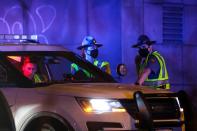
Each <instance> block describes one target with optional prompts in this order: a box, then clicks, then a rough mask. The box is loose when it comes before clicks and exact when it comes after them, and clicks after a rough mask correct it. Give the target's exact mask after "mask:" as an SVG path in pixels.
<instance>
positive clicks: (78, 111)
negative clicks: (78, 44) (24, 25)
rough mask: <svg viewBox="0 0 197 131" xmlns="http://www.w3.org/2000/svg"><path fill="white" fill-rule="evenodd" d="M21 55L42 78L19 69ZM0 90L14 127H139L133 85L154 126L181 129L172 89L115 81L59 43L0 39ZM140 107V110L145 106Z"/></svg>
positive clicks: (46, 130) (26, 130)
mask: <svg viewBox="0 0 197 131" xmlns="http://www.w3.org/2000/svg"><path fill="white" fill-rule="evenodd" d="M27 56H28V57H33V58H35V59H36V60H37V68H38V69H37V73H38V74H39V75H40V76H42V78H44V79H43V81H42V82H38V83H34V82H33V81H32V80H30V79H28V78H26V77H25V76H24V75H23V73H22V71H21V62H22V59H23V58H24V57H27ZM72 63H75V64H77V65H78V66H79V67H80V69H81V70H86V71H87V72H88V73H89V74H91V77H86V76H85V75H84V74H83V71H81V72H78V73H77V74H72V73H71V64H72ZM81 76H82V77H81ZM0 90H1V91H2V92H3V94H4V95H5V98H6V99H7V101H8V104H9V106H10V109H11V111H12V115H13V118H14V123H15V127H16V130H17V131H88V130H89V131H98V130H135V129H138V128H143V127H140V123H143V121H144V120H145V119H146V118H145V119H140V118H139V117H138V116H139V114H140V111H141V109H140V105H139V103H138V102H139V101H138V97H139V96H136V95H135V93H136V92H137V91H140V92H141V93H142V94H144V96H145V98H146V100H147V102H148V105H149V107H150V108H149V109H148V108H146V105H147V103H145V104H144V106H145V107H144V109H148V110H149V111H150V112H151V114H152V115H151V117H150V119H151V120H152V122H153V126H154V128H157V129H160V127H162V128H161V129H167V130H174V129H175V128H176V129H180V130H183V129H184V124H183V123H184V110H183V107H182V106H181V104H180V100H179V97H177V95H176V94H175V93H172V92H170V91H166V90H154V89H149V88H146V87H140V86H135V85H132V84H120V83H117V82H116V81H115V80H114V79H113V77H112V76H110V75H109V74H107V73H105V72H102V71H101V70H100V69H98V68H97V67H95V66H93V65H92V64H91V63H89V62H87V61H86V60H84V59H83V58H81V57H80V56H79V55H77V54H75V53H73V52H71V51H69V50H67V49H65V48H64V47H62V46H59V45H52V44H51V45H47V44H40V43H32V42H23V43H17V42H15V43H3V44H1V45H0ZM141 106H143V101H141ZM150 112H149V113H150ZM141 113H142V116H143V113H147V112H143V111H142V112H141ZM177 125H178V126H177ZM148 126H150V125H148ZM179 126H180V127H181V128H179ZM145 128H146V127H145Z"/></svg>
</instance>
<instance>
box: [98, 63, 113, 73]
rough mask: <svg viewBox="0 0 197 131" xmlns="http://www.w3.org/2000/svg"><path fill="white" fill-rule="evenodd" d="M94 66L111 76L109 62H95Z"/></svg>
mask: <svg viewBox="0 0 197 131" xmlns="http://www.w3.org/2000/svg"><path fill="white" fill-rule="evenodd" d="M94 65H95V66H97V67H98V68H100V69H101V70H102V71H104V72H107V73H108V74H111V69H110V65H109V62H107V61H103V62H100V61H98V60H95V61H94Z"/></svg>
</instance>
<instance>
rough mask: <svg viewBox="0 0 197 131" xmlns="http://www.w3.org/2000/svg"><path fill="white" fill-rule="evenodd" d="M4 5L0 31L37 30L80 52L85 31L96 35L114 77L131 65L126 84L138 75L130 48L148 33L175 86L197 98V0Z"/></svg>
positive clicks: (35, 0) (55, 0)
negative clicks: (118, 70) (118, 69)
mask: <svg viewBox="0 0 197 131" xmlns="http://www.w3.org/2000/svg"><path fill="white" fill-rule="evenodd" d="M0 9H1V11H0V34H36V35H38V39H39V41H40V42H44V43H47V44H60V45H63V46H64V47H66V48H68V49H70V50H72V51H74V52H76V53H79V51H78V50H77V49H76V47H77V46H79V45H80V44H81V42H82V40H83V38H84V36H85V35H92V36H94V37H95V38H96V40H97V42H98V43H101V44H103V45H104V46H103V47H101V48H100V50H99V51H100V54H99V59H101V60H106V61H109V62H110V64H111V69H112V75H113V76H114V77H115V78H117V75H116V67H117V65H118V64H119V63H124V64H126V66H127V68H128V74H127V76H126V77H124V78H121V79H120V81H121V82H123V83H133V82H134V81H135V80H136V72H135V65H134V57H135V55H136V53H137V51H136V50H135V49H132V48H130V47H131V45H132V44H134V43H135V42H136V40H137V38H138V36H139V35H140V34H147V35H148V36H149V37H150V38H151V39H152V40H156V41H157V44H156V45H155V49H158V50H159V52H160V53H161V54H162V55H163V56H164V58H165V59H166V64H167V68H168V72H169V77H170V83H171V84H172V87H171V90H172V91H178V90H181V89H184V90H186V91H187V92H188V94H189V95H190V97H191V99H192V101H193V103H195V104H196V103H197V97H196V96H197V69H196V65H197V57H196V56H197V43H196V41H197V0H1V1H0ZM174 11H175V13H174ZM177 11H178V12H177ZM166 12H167V16H166ZM169 12H170V13H171V14H170V13H169ZM168 15H169V16H168ZM173 24H175V25H173ZM176 26H178V27H177V28H174V27H176ZM196 105H197V104H196Z"/></svg>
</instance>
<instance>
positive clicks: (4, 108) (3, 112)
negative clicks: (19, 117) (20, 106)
mask: <svg viewBox="0 0 197 131" xmlns="http://www.w3.org/2000/svg"><path fill="white" fill-rule="evenodd" d="M0 118H1V119H0V130H1V131H16V129H15V124H14V119H13V115H12V112H11V110H10V107H9V105H8V102H7V100H6V98H5V96H4V94H3V93H2V91H1V90H0Z"/></svg>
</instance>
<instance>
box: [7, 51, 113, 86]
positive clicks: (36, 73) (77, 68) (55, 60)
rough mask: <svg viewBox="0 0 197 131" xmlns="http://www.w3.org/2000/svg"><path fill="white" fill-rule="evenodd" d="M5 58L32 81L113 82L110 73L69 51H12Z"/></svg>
mask: <svg viewBox="0 0 197 131" xmlns="http://www.w3.org/2000/svg"><path fill="white" fill-rule="evenodd" d="M6 58H7V60H8V61H9V63H11V65H12V66H14V67H15V69H17V70H19V72H20V73H21V74H22V75H23V76H24V77H26V78H27V79H29V80H31V81H33V82H34V83H62V82H82V83H84V82H88V83H90V82H115V81H114V79H113V78H112V77H111V76H110V75H108V74H106V73H105V72H102V71H101V70H99V69H98V68H96V67H95V66H93V65H92V64H90V63H89V62H86V61H85V60H83V59H82V58H81V57H79V56H77V55H76V54H74V53H71V52H70V53H65V52H37V53H36V52H30V53H28V54H27V53H22V54H17V55H16V53H14V55H10V54H9V55H7V56H6Z"/></svg>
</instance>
